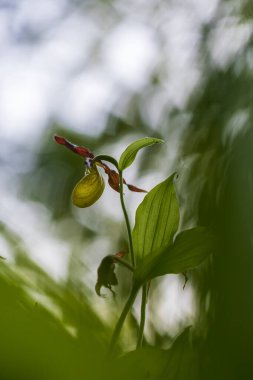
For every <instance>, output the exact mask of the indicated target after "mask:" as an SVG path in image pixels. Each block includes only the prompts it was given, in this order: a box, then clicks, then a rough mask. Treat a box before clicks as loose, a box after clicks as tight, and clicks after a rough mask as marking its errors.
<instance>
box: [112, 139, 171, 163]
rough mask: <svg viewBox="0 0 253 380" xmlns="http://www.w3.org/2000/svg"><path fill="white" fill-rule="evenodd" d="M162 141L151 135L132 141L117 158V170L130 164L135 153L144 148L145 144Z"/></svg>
mask: <svg viewBox="0 0 253 380" xmlns="http://www.w3.org/2000/svg"><path fill="white" fill-rule="evenodd" d="M163 142H164V141H163V140H161V139H156V138H153V137H144V138H143V139H140V140H137V141H135V142H133V143H132V144H130V145H129V146H128V147H127V148H126V150H125V151H124V152H123V153H122V155H121V157H120V160H119V170H124V169H126V168H127V167H128V166H130V165H131V164H132V163H133V162H134V159H135V157H136V154H137V153H138V151H139V150H140V149H142V148H145V147H146V146H149V145H153V144H160V143H163Z"/></svg>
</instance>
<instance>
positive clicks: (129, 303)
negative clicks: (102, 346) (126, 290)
mask: <svg viewBox="0 0 253 380" xmlns="http://www.w3.org/2000/svg"><path fill="white" fill-rule="evenodd" d="M138 290H139V288H138V287H133V288H132V290H131V293H130V295H129V297H128V300H127V302H126V304H125V306H124V309H123V310H122V313H121V315H120V317H119V320H118V322H117V324H116V326H115V329H114V332H113V335H112V339H111V344H110V352H111V353H113V350H114V348H115V344H116V342H117V340H118V337H119V334H120V332H121V329H122V327H123V324H124V322H125V319H126V317H127V314H128V313H129V311H130V309H131V307H132V306H133V303H134V301H135V298H136V295H137V293H138Z"/></svg>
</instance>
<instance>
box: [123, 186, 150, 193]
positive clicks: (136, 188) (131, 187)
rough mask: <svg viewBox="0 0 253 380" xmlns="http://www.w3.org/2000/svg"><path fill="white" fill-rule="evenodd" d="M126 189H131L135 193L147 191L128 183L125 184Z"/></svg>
mask: <svg viewBox="0 0 253 380" xmlns="http://www.w3.org/2000/svg"><path fill="white" fill-rule="evenodd" d="M126 185H127V187H128V189H129V190H131V191H135V192H136V193H147V191H146V190H143V189H139V187H136V186H134V185H129V184H126Z"/></svg>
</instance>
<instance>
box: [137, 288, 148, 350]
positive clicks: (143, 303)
mask: <svg viewBox="0 0 253 380" xmlns="http://www.w3.org/2000/svg"><path fill="white" fill-rule="evenodd" d="M147 293H148V289H147V284H145V285H143V287H142V298H141V320H140V328H139V333H138V340H137V345H136V348H140V347H142V343H143V335H144V327H145V320H146V305H147Z"/></svg>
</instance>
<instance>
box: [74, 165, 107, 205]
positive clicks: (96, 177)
mask: <svg viewBox="0 0 253 380" xmlns="http://www.w3.org/2000/svg"><path fill="white" fill-rule="evenodd" d="M87 171H88V174H86V175H85V176H84V177H83V178H82V179H81V180H80V181H79V182H78V183H77V184H76V186H75V187H74V190H73V192H72V202H73V204H74V205H75V206H77V207H81V208H84V207H89V206H91V205H93V203H95V202H96V201H97V200H98V199H99V198H100V197H101V195H102V193H103V191H104V187H105V182H104V179H103V177H102V176H101V175H100V173H99V172H98V169H97V167H96V165H93V166H92V167H91V168H89V169H88V170H87Z"/></svg>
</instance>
